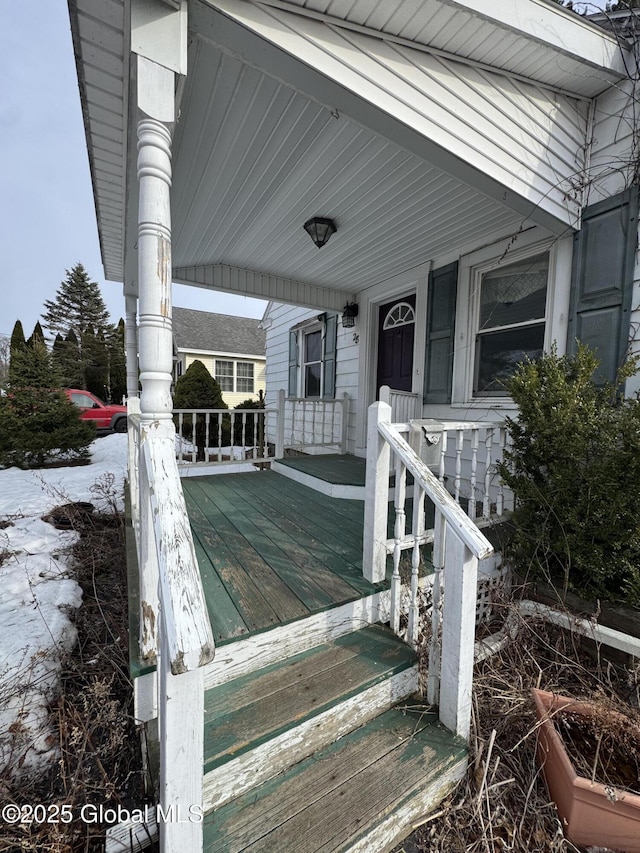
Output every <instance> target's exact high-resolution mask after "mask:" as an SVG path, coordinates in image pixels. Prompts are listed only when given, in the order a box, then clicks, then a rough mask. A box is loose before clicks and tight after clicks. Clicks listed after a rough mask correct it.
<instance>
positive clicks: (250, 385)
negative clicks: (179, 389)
mask: <svg viewBox="0 0 640 853" xmlns="http://www.w3.org/2000/svg"><path fill="white" fill-rule="evenodd" d="M173 341H174V348H175V364H174V378H175V379H178V377H179V376H182V374H183V373H184V372H185V370H187V368H188V367H189V365H190V364H192V363H193V362H194V361H195V360H196V359H199V360H200V361H201V362H202V363H203V364H204V366H205V367H206V368H207V370H208V371H209V373H210V374H211V375H212V376H213V377H214V378H215V379H216V380H217V382H218V384H219V385H220V390H221V391H222V398H223V399H224V401H225V403H226V404H227V405H228V406H229V408H230V409H232V408H233V407H234V406H237V405H238V403H243V402H244V401H245V400H248V399H252V398H253V399H255V400H256V401H257V399H258V393H259V392H260V391H264V388H265V385H264V374H265V369H264V368H265V333H264V330H263V329H261V328H260V320H254V319H251V318H250V317H233V316H229V315H227V314H212V313H210V312H208V311H196V310H194V309H192V308H174V309H173Z"/></svg>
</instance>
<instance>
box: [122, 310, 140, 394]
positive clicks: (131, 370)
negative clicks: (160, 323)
mask: <svg viewBox="0 0 640 853" xmlns="http://www.w3.org/2000/svg"><path fill="white" fill-rule="evenodd" d="M137 309H138V299H137V297H136V296H129V295H128V296H125V312H126V314H125V321H124V349H125V354H126V361H127V397H137V396H138V323H137V320H138V310H137Z"/></svg>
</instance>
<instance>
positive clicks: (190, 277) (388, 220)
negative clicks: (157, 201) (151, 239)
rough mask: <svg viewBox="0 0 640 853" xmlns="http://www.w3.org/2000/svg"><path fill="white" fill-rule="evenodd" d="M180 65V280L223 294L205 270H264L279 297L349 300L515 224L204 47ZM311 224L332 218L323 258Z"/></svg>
mask: <svg viewBox="0 0 640 853" xmlns="http://www.w3.org/2000/svg"><path fill="white" fill-rule="evenodd" d="M189 63H190V75H189V78H188V82H187V87H186V90H185V94H184V97H183V99H182V103H181V111H182V114H183V115H184V116H185V118H184V120H182V121H181V122H180V123H179V126H178V129H177V132H176V136H175V144H174V152H175V154H174V164H175V165H174V179H173V190H172V198H173V209H172V216H173V258H174V267H175V276H174V277H175V279H176V280H178V281H197V282H199V283H201V284H206V285H208V286H213V287H222V283H221V282H222V276H218V280H214V267H215V265H225V266H227V267H231V268H234V267H236V268H237V267H240V268H244V269H250V270H260V271H261V272H263V273H266V274H268V275H269V276H276V277H279V278H284V279H287V280H289V281H288V282H287V283H286V285H285V287H286V290H287V292H288V297H287V301H289V300H291V301H293V302H296V301H302V302H305V301H306V299H305V295H306V294H304V293H303V295H301V296H300V298H299V299H298V298H296V287H295V281H298V282H300V281H301V282H306V283H311V284H313V283H318V284H321V285H322V286H323V287H325V288H330V289H336V290H338V291H341V292H345V293H352V292H358V291H360V290H362V289H364V288H366V287H368V286H369V285H371V284H373V283H375V282H377V281H382V280H384V279H386V278H389V277H390V276H392V275H394V274H395V273H397V272H400V271H402V270H407V269H411V268H412V267H415V266H418V265H419V264H421V263H424V262H425V261H427V260H429V259H430V258H433V257H438V256H440V255H442V254H443V253H445V252H446V251H447V250H448V249H450V247H451V246H460V245H464V244H465V243H466V242H469V241H470V240H471V238H472V237H473V239H474V240H475V239H477V237H478V236H479V235H481V234H487V235H489V234H491V233H492V232H495V231H496V230H505V231H507V230H509V229H511V228H515V227H517V223H518V222H520V221H521V217H518V215H517V214H515V213H514V212H513V211H511V210H509V209H508V208H507V207H505V206H504V205H502V204H500V203H498V202H495V201H493V200H491V199H490V198H488V197H487V196H484V195H482V194H481V193H478V192H477V191H476V190H475V189H472V188H470V187H468V186H466V185H464V184H463V183H462V182H461V181H460V180H457V179H454V178H452V177H450V176H449V175H447V174H445V173H444V172H442V171H441V170H440V169H438V168H436V167H434V166H432V165H430V164H429V163H427V162H425V161H424V160H421V159H420V158H419V157H417V156H415V155H414V154H411V153H409V152H408V151H406V150H404V149H402V148H400V147H399V146H398V145H394V144H393V143H391V142H389V141H387V140H385V139H384V138H382V137H380V136H378V135H376V134H375V133H373V132H372V131H371V130H368V129H366V128H363V127H361V126H359V125H358V124H356V123H355V122H354V121H352V120H350V119H348V118H346V117H344V116H343V115H339V114H336V113H334V112H332V111H331V109H329V108H327V107H325V106H323V105H322V104H319V103H316V102H313V101H312V100H310V99H309V98H307V97H305V96H304V95H302V94H299V93H297V92H295V91H294V90H293V89H291V88H289V87H288V86H286V85H284V84H282V83H279V82H278V81H277V80H275V79H273V78H272V77H268V76H266V75H265V74H262V73H261V72H260V71H258V70H257V69H254V68H251V67H249V66H248V65H246V64H245V63H243V62H242V61H241V60H239V59H237V58H235V57H233V56H229V55H228V54H225V53H223V52H222V51H221V50H220V49H219V48H217V47H216V46H214V45H212V44H210V43H208V42H207V41H205V40H203V39H199V40H196V41H195V42H193V43H192V45H191V52H190V54H189ZM312 216H328V217H331V218H333V219H334V221H335V223H336V226H337V229H338V230H337V233H336V234H335V235H334V236H333V237H332V238H331V241H330V242H329V243H328V244H327V246H326V247H324V248H323V249H321V250H319V249H317V248H316V246H314V245H313V243H312V242H311V240H310V239H309V237H308V235H307V234H306V232H305V231H304V230H303V227H302V226H303V223H304V222H305V221H306V220H307V219H309V218H310V217H312ZM291 280H293V281H291ZM272 285H273V282H271V284H269V283H268V282H257V283H254V284H253V285H252V290H253V292H255V293H257V295H265V296H266V295H268V296H271V298H277V297H276V295H275V294H273V293H264V294H262V293H260V292H259V291H260V289H261V288H263V287H269V288H270V287H271V286H272ZM226 286H227V287H233V286H234V285H233V282H232V280H231V276H227V279H226ZM236 286H237V287H238V289H240V288H241V285H240V284H239V283H238V284H237V285H236ZM247 286H248V285H246V284H245V285H242V287H243V288H244V287H247ZM283 295H286V294H283ZM327 307H330V306H327ZM335 307H337V306H335Z"/></svg>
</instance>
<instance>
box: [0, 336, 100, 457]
mask: <svg viewBox="0 0 640 853" xmlns="http://www.w3.org/2000/svg"><path fill="white" fill-rule="evenodd" d="M11 366H12V371H11V380H10V382H9V386H8V389H7V394H6V395H4V396H2V397H0V465H1V466H4V467H8V466H11V465H15V466H17V467H18V468H38V467H42V466H43V465H51V464H55V463H58V462H62V463H65V464H71V463H74V464H83V463H87V462H89V459H90V456H89V445H90V444H91V442H92V441H93V439H94V438H95V435H96V430H95V424H93V423H89V422H87V421H82V420H81V419H80V413H79V411H78V409H77V408H76V407H75V406H74V405H73V403H71V402H70V401H69V400H68V398H67V396H66V395H65V394H64V392H62V391H60V390H59V389H57V388H56V387H55V386H56V385H57V384H58V381H57V380H58V377H57V376H56V374H55V372H54V371H53V370H52V369H51V357H50V354H49V353H48V351H47V347H46V345H45V343H44V341H42V340H40V339H39V338H38V337H37V336H33V337H32V340H31V343H29V344H25V346H24V347H21V348H19V349H17V350H16V351H14V353H13V354H12V359H11Z"/></svg>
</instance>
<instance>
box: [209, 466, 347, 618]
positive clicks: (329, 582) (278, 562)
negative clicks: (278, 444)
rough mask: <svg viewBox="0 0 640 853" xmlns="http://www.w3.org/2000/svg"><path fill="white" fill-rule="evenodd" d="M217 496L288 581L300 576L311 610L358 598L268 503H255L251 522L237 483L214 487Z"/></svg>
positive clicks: (300, 592)
mask: <svg viewBox="0 0 640 853" xmlns="http://www.w3.org/2000/svg"><path fill="white" fill-rule="evenodd" d="M213 488H214V489H215V491H216V494H217V495H218V496H220V498H222V499H224V501H225V502H226V503H225V506H226V507H227V510H226V512H227V515H228V516H229V512H230V511H232V510H231V508H233V511H234V513H233V519H234V523H236V524H237V525H239V526H240V529H241V530H242V531H247V530H248V529H249V525H252V526H253V527H254V528H255V530H254V531H252V533H251V536H252V540H251V541H252V543H253V545H254V547H255V548H256V550H258V551H259V553H260V554H261V555H262V556H263V557H264V559H265V560H266V561H267V562H268V563H269V565H270V566H271V567H272V568H273V569H274V570H275V571H276V572H277V573H278V574H279V575H280V576H281V577H282V578H283V579H284V580H285V581H286V582H289V580H291V573H292V572H294V573H295V574H296V575H297V577H296V590H297V595H298V597H300V598H302V600H303V602H304V603H305V605H307V606H308V607H310V608H317V607H326V606H329V605H331V604H333V603H334V602H335V601H344V600H348V599H349V598H354V597H357V595H358V593H357V591H356V590H355V589H354V588H353V587H352V586H350V585H349V584H347V583H345V582H344V581H343V580H341V579H340V578H339V577H338V576H337V575H336V574H335V573H333V572H331V571H329V570H328V569H327V568H326V567H325V566H324V565H322V563H321V562H320V561H319V560H316V559H314V558H313V556H312V555H310V554H309V549H308V547H302V546H300V545H299V544H298V543H297V542H296V541H295V540H294V539H293V538H292V537H291V536H290V535H288V534H287V533H285V532H284V531H283V530H282V529H281V527H279V526H278V524H277V523H276V522H275V521H274V519H273V509H272V507H271V506H269V505H268V504H261V502H259V501H256V500H254V501H253V503H252V508H253V512H252V514H251V517H250V520H248V519H247V517H246V508H247V496H246V492H245V491H244V490H237V491H236V490H234V488H233V481H232V480H227V481H226V482H224V483H221V484H220V485H218V484H217V483H216V484H215V485H214V486H213Z"/></svg>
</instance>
